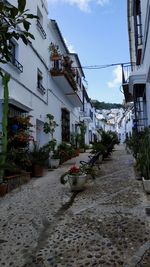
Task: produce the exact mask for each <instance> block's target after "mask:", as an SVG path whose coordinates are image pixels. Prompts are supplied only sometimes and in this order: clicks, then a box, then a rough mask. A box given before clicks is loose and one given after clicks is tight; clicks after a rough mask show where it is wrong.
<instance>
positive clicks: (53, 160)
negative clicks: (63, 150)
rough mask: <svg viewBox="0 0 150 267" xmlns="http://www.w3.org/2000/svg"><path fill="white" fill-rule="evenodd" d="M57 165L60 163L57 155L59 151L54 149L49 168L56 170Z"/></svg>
mask: <svg viewBox="0 0 150 267" xmlns="http://www.w3.org/2000/svg"><path fill="white" fill-rule="evenodd" d="M59 163H60V153H59V150H58V149H56V150H54V151H53V154H52V156H51V159H50V166H51V168H58V166H59Z"/></svg>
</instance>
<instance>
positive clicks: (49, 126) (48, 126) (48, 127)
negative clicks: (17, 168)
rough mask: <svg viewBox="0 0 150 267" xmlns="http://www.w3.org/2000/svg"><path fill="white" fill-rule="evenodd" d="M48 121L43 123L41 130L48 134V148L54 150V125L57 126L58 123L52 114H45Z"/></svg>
mask: <svg viewBox="0 0 150 267" xmlns="http://www.w3.org/2000/svg"><path fill="white" fill-rule="evenodd" d="M46 117H47V120H48V122H45V123H44V127H43V131H44V133H46V134H50V137H51V140H50V142H49V143H48V144H49V149H52V151H54V149H55V146H56V139H54V132H55V129H56V127H58V124H57V123H56V121H55V120H54V116H53V115H52V114H47V115H46Z"/></svg>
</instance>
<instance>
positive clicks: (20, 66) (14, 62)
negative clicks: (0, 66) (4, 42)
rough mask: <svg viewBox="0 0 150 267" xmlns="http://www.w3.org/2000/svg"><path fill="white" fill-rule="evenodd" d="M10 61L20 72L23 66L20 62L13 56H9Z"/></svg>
mask: <svg viewBox="0 0 150 267" xmlns="http://www.w3.org/2000/svg"><path fill="white" fill-rule="evenodd" d="M10 62H11V63H12V64H13V65H14V66H15V67H16V68H17V69H18V70H19V71H20V72H23V66H22V65H21V64H20V62H19V61H18V60H17V59H16V58H14V57H11V58H10Z"/></svg>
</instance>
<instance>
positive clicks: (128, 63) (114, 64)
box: [74, 62, 132, 70]
mask: <svg viewBox="0 0 150 267" xmlns="http://www.w3.org/2000/svg"><path fill="white" fill-rule="evenodd" d="M131 64H132V63H131V62H121V63H120V62H119V63H112V64H106V65H91V66H80V67H74V68H76V69H80V68H82V69H89V70H91V69H93V70H94V69H98V70H99V69H104V68H109V67H114V66H125V67H128V66H130V65H131Z"/></svg>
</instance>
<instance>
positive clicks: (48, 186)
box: [0, 145, 150, 267]
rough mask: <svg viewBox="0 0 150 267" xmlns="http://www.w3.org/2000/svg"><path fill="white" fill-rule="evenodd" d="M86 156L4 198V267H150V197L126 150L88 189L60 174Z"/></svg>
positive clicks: (0, 235)
mask: <svg viewBox="0 0 150 267" xmlns="http://www.w3.org/2000/svg"><path fill="white" fill-rule="evenodd" d="M87 156H88V154H87V153H84V154H80V157H78V158H74V159H72V160H70V161H68V162H66V163H65V164H63V165H62V166H61V167H59V168H58V169H56V170H54V171H49V172H47V173H46V174H45V176H44V177H42V178H38V179H32V180H31V181H30V183H29V184H26V185H23V186H22V187H21V188H19V189H16V190H14V191H12V192H11V193H9V194H8V195H6V196H5V197H4V198H1V199H0V229H1V231H0V266H5V267H9V266H12V267H49V266H53V267H86V266H89V267H91V266H95V267H109V266H111V267H119V266H124V267H150V231H149V229H150V195H146V193H145V192H144V190H143V187H142V182H141V181H139V180H137V179H136V177H135V173H134V169H133V158H132V156H131V155H130V154H128V153H126V151H125V148H124V146H123V145H120V146H116V150H115V151H114V152H113V154H112V155H111V157H110V158H109V159H107V160H105V161H103V162H102V165H101V170H100V171H99V175H98V176H97V178H96V180H95V181H92V180H90V181H89V182H88V184H87V187H86V190H84V191H83V192H80V193H76V194H75V193H71V192H70V190H69V186H66V185H65V186H63V185H61V184H60V182H59V177H60V175H61V174H62V173H63V172H64V171H65V170H67V169H68V167H70V166H72V164H74V163H75V162H77V163H78V162H79V160H81V159H84V158H85V159H86V158H87Z"/></svg>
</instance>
